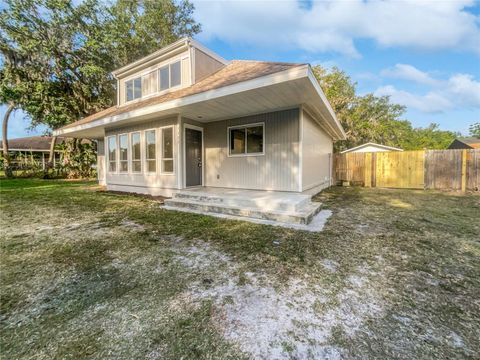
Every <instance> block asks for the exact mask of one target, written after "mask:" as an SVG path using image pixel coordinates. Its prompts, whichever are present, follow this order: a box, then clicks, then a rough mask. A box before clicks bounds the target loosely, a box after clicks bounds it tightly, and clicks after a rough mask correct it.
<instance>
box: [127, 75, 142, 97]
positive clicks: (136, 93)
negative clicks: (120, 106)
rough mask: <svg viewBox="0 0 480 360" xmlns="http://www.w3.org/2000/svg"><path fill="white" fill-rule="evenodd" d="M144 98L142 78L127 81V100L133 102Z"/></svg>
mask: <svg viewBox="0 0 480 360" xmlns="http://www.w3.org/2000/svg"><path fill="white" fill-rule="evenodd" d="M141 97H142V78H141V77H138V78H135V79H131V80H128V81H125V99H126V101H132V100H135V99H140V98H141Z"/></svg>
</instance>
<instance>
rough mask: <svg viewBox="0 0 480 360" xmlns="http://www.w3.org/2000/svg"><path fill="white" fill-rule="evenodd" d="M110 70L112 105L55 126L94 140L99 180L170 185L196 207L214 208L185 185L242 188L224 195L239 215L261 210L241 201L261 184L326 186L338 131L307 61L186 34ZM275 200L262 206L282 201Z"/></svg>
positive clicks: (130, 187)
mask: <svg viewBox="0 0 480 360" xmlns="http://www.w3.org/2000/svg"><path fill="white" fill-rule="evenodd" d="M113 76H114V77H115V78H116V79H117V88H118V91H117V105H116V106H113V107H111V108H108V109H106V110H104V111H101V112H99V113H96V114H94V115H91V116H88V117H86V118H84V119H81V120H79V121H77V122H75V123H72V124H70V125H67V126H65V127H63V128H61V129H59V130H57V131H55V134H56V135H57V136H66V137H78V138H90V139H96V140H97V141H98V144H99V146H98V149H99V152H98V179H99V182H100V183H101V184H105V185H106V187H107V189H109V190H116V191H128V192H138V193H146V194H152V195H163V196H172V195H175V194H176V195H175V199H173V200H171V201H170V205H171V206H174V205H175V204H176V205H178V207H188V208H195V206H194V205H195V204H193V203H194V202H195V201H196V202H197V203H198V204H197V205H198V206H196V208H197V209H200V210H204V211H211V210H212V209H213V208H214V206H212V207H211V208H209V207H208V206H207V207H205V206H204V205H205V203H207V202H208V201H206V198H205V197H204V198H203V200H202V201H200V200H199V198H198V197H197V198H195V199H193V200H192V201H190V204H188V206H187V205H186V204H183V203H182V202H186V201H187V200H186V199H187V198H188V196H187V195H185V194H187V192H188V190H190V192H189V194H191V193H192V192H197V193H201V194H203V195H205V194H212V193H216V194H217V195H218V194H219V193H221V194H222V197H223V201H224V205H225V206H227V205H226V203H227V202H225V200H224V199H225V197H226V196H227V195H231V196H233V197H234V194H235V193H236V194H239V189H243V190H245V192H244V193H242V195H237V198H238V199H237V200H240V197H241V198H243V199H244V200H245V201H244V202H243V203H242V202H235V201H233V200H232V201H231V202H228V204H229V205H228V206H230V207H232V208H235V207H237V208H238V209H236V210H235V209H233V210H232V211H229V212H228V213H231V214H237V215H241V214H242V211H241V210H242V209H243V210H245V209H247V208H248V209H250V208H253V207H252V206H253V205H255V204H256V205H259V206H260V208H261V210H265V209H268V208H269V206H267V205H266V204H264V203H261V202H259V201H257V202H256V203H255V204H252V203H248V201H246V200H248V198H252V199H253V198H255V199H257V198H262V199H263V197H262V196H263V195H265V194H266V193H265V191H274V192H275V193H271V192H270V193H269V194H270V195H271V196H275V197H276V198H278V199H280V198H282V197H283V198H284V199H286V198H287V195H289V196H291V195H293V194H297V195H299V196H300V195H303V196H304V197H305V196H310V195H309V194H312V193H315V192H318V191H320V190H321V189H323V188H325V187H328V186H330V184H331V161H332V159H331V156H332V147H333V141H335V140H341V139H344V138H345V133H344V131H343V129H342V126H341V125H340V123H339V122H338V120H337V119H336V117H335V114H334V112H333V110H332V108H331V106H330V104H329V103H328V101H327V99H326V97H325V95H324V93H323V92H322V90H321V88H320V86H319V84H318V82H317V80H316V79H315V77H314V75H313V73H312V69H311V67H310V65H308V64H291V63H279V62H262V61H236V60H233V61H227V60H225V59H223V58H222V57H221V56H219V55H217V54H215V53H214V52H212V51H211V50H209V49H207V48H205V47H204V46H203V45H201V44H199V43H198V42H196V41H194V40H192V39H190V38H185V39H181V40H179V41H177V42H175V43H173V44H171V45H169V46H167V47H165V48H163V49H161V50H159V51H157V52H155V53H153V54H151V55H148V56H146V57H144V58H142V59H139V60H138V61H135V62H133V63H131V64H128V65H126V66H124V67H122V68H120V69H118V70H116V71H114V72H113ZM247 190H256V191H259V190H261V191H263V192H252V191H250V192H248V191H247ZM260 194H263V195H260ZM298 199H303V198H302V197H301V196H300V197H298ZM308 199H309V197H308ZM209 200H211V202H213V203H215V201H214V200H212V199H210V198H209ZM217 200H218V199H217ZM265 201H267V200H265ZM302 201H303V200H302ZM267 202H269V203H270V204H276V202H275V201H273V200H271V199H270V200H268V201H267ZM277 202H278V203H279V204H280V205H278V206H277V205H271V206H270V207H271V208H272V209H270V210H272V211H274V210H275V211H277V210H278V211H280V210H281V209H280V208H281V207H282V206H285V204H284V203H282V202H281V201H280V200H278V201H277ZM241 204H244V205H241ZM214 205H218V203H215V204H214ZM250 205H252V206H250ZM289 209H290V210H291V211H293V212H295V211H296V208H295V206H294V207H293V208H289ZM224 210H225V209H224ZM237 210H238V211H237ZM297 210H298V209H297ZM222 211H223V210H222ZM243 214H245V211H243ZM259 217H262V218H269V217H268V216H266V215H264V214H261V215H259ZM299 222H308V219H307V220H305V219H304V220H299Z"/></svg>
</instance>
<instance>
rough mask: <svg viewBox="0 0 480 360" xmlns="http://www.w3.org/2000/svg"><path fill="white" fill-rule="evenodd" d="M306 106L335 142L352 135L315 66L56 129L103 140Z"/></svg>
mask: <svg viewBox="0 0 480 360" xmlns="http://www.w3.org/2000/svg"><path fill="white" fill-rule="evenodd" d="M300 105H303V106H305V108H306V109H308V111H309V112H310V113H311V114H312V115H314V118H315V119H316V120H317V121H318V123H319V124H320V125H321V126H322V127H323V128H324V130H325V131H326V132H327V133H328V134H329V135H330V136H331V137H332V138H333V139H334V140H344V139H345V137H346V135H345V132H344V130H343V128H342V126H341V125H340V122H339V121H338V119H337V118H336V116H335V113H334V112H333V110H332V107H331V106H330V104H329V102H328V100H327V98H326V97H325V94H324V93H323V91H322V89H321V88H320V85H319V84H318V81H317V80H316V78H315V76H314V74H313V72H312V69H311V68H310V66H309V65H303V66H298V67H294V68H292V69H288V70H285V71H281V72H277V73H274V74H270V75H266V76H262V77H258V78H255V79H252V80H248V81H243V82H239V83H236V84H232V85H228V86H224V87H221V88H218V89H213V90H208V91H204V92H201V93H197V94H193V95H189V96H185V97H182V98H178V99H174V100H170V101H166V102H162V103H158V104H152V105H149V106H145V107H142V108H138V109H134V110H131V111H127V112H124V113H121V114H117V115H113V116H106V117H103V118H100V119H96V120H93V121H91V122H88V123H84V124H79V125H77V126H71V127H67V128H61V129H58V130H56V131H54V135H55V136H66V137H77V138H94V139H95V138H103V137H104V136H105V130H108V129H110V128H114V127H120V126H125V125H127V124H128V125H132V124H134V123H141V122H145V121H151V120H154V119H161V118H165V117H169V116H172V115H180V116H183V117H186V118H190V119H193V120H195V121H198V122H213V121H219V120H224V119H229V118H235V117H241V116H247V115H251V114H259V113H263V112H270V111H275V110H281V109H287V108H292V107H296V106H300Z"/></svg>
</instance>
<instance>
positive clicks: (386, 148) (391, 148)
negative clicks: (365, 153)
mask: <svg viewBox="0 0 480 360" xmlns="http://www.w3.org/2000/svg"><path fill="white" fill-rule="evenodd" d="M367 146H374V147H377V148H380V149H383V150H388V151H403V149H400V148H396V147H393V146H387V145H382V144H376V143H373V142H368V143H365V144H362V145H359V146H355V147H353V148H350V149H347V150H343V151H342V152H341V153H342V154H344V153H348V152H351V151H355V150H360V149H362V148H364V147H367Z"/></svg>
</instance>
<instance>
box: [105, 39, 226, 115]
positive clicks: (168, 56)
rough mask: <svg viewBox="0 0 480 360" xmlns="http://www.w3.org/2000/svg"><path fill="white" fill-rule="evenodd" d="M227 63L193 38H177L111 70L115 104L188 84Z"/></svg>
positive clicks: (163, 92)
mask: <svg viewBox="0 0 480 360" xmlns="http://www.w3.org/2000/svg"><path fill="white" fill-rule="evenodd" d="M227 64H228V62H227V61H226V60H225V59H223V58H222V57H221V56H219V55H217V54H215V53H214V52H213V51H211V50H209V49H207V48H206V47H204V46H203V45H201V44H199V43H198V42H196V41H194V40H193V39H191V38H183V39H180V40H178V41H176V42H174V43H173V44H170V45H168V46H166V47H164V48H163V49H160V50H158V51H156V52H154V53H153V54H150V55H148V56H145V57H144V58H142V59H140V60H137V61H135V62H133V63H131V64H128V65H126V66H124V67H122V68H120V69H117V70H115V71H114V72H112V74H113V76H114V77H115V79H117V104H118V106H123V105H127V104H131V103H134V102H138V101H141V100H143V99H146V98H149V97H152V96H158V95H163V94H166V93H169V92H172V91H176V90H180V89H182V88H186V87H189V86H191V85H193V84H195V83H196V82H198V81H200V80H202V79H203V78H205V77H207V76H208V75H210V74H212V73H214V72H216V71H217V70H219V69H220V68H222V67H224V66H225V65H227Z"/></svg>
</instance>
